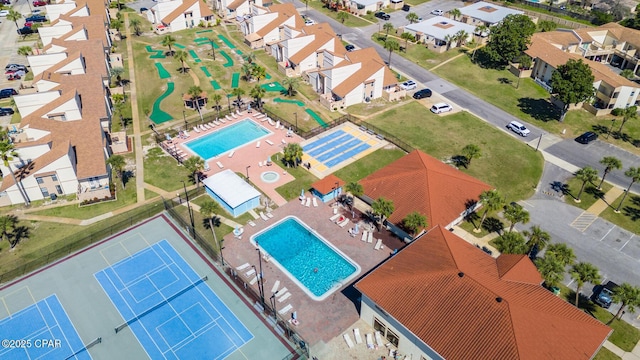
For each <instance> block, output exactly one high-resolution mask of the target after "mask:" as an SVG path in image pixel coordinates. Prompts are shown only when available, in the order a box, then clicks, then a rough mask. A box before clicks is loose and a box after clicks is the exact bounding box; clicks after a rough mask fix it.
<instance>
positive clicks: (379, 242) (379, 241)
mask: <svg viewBox="0 0 640 360" xmlns="http://www.w3.org/2000/svg"><path fill="white" fill-rule="evenodd" d="M380 246H382V239H378V241H376V246H375V247H374V248H373V249H374V250H380Z"/></svg>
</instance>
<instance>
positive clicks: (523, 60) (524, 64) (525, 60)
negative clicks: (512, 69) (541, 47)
mask: <svg viewBox="0 0 640 360" xmlns="http://www.w3.org/2000/svg"><path fill="white" fill-rule="evenodd" d="M532 64H533V60H531V58H530V57H529V55H527V54H522V55H520V56H519V57H518V84H517V85H516V89H519V88H520V79H521V78H522V70H528V69H531V65H532Z"/></svg>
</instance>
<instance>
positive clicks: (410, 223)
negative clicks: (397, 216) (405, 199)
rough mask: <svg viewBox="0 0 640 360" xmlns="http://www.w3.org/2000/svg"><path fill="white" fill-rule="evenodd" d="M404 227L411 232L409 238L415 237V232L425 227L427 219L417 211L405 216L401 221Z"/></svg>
mask: <svg viewBox="0 0 640 360" xmlns="http://www.w3.org/2000/svg"><path fill="white" fill-rule="evenodd" d="M402 224H403V225H404V227H405V228H406V229H407V230H409V231H411V236H415V234H416V232H417V231H418V230H420V229H422V228H426V227H427V218H426V217H425V216H424V215H422V214H420V213H419V212H417V211H414V212H411V213H409V214H407V216H406V217H405V218H404V219H403V220H402Z"/></svg>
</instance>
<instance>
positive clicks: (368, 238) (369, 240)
mask: <svg viewBox="0 0 640 360" xmlns="http://www.w3.org/2000/svg"><path fill="white" fill-rule="evenodd" d="M367 242H368V243H369V244H371V243H373V232H369V235H368V236H367Z"/></svg>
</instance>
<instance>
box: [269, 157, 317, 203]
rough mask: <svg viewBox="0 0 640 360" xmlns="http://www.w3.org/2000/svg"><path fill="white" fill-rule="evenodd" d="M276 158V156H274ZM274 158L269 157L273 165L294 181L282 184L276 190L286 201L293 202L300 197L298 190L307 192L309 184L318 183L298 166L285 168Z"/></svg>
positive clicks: (315, 178)
mask: <svg viewBox="0 0 640 360" xmlns="http://www.w3.org/2000/svg"><path fill="white" fill-rule="evenodd" d="M276 156H277V155H276ZM276 156H272V157H271V161H273V163H274V164H276V165H278V166H280V167H281V168H282V169H283V170H286V171H287V172H288V173H289V175H291V176H293V177H294V178H295V180H293V181H291V182H289V183H287V184H284V185H282V186H280V187H279V188H277V189H276V191H277V192H278V194H280V195H282V197H284V198H285V199H286V200H287V201H290V200H293V199H295V198H297V197H298V196H300V190H302V189H304V190H305V191H308V190H309V189H310V188H311V184H313V183H314V182H316V181H318V178H317V177H315V175H313V174H311V173H310V172H308V171H307V170H305V168H303V167H302V166H298V167H296V168H287V167H285V166H284V165H283V164H282V163H281V161H279V160H277V159H276Z"/></svg>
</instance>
